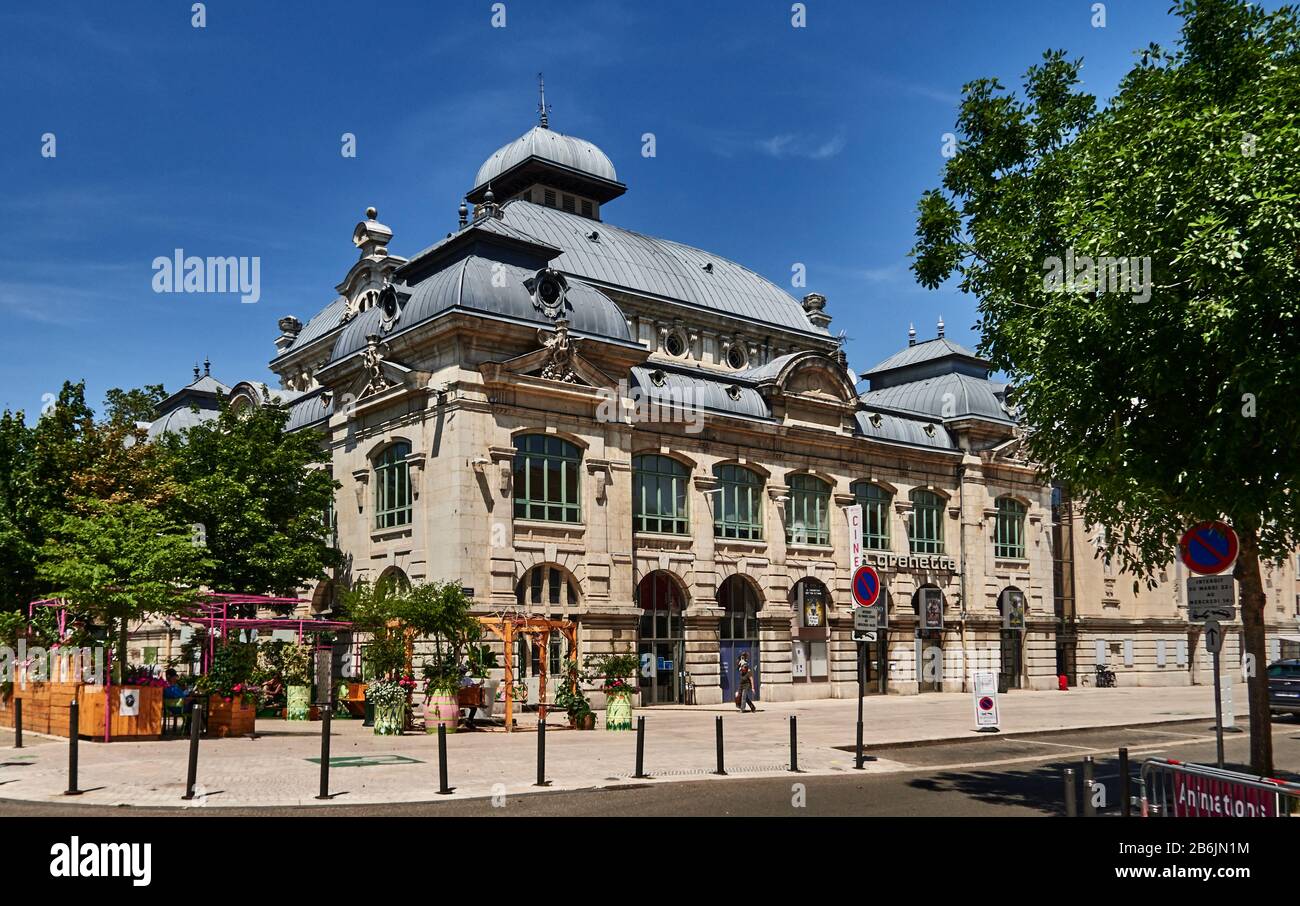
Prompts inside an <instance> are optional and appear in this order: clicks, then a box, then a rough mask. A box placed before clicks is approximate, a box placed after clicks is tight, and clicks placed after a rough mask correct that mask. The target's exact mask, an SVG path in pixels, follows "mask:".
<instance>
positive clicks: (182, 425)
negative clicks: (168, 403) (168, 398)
mask: <svg viewBox="0 0 1300 906" xmlns="http://www.w3.org/2000/svg"><path fill="white" fill-rule="evenodd" d="M219 414H220V411H219V410H218V409H217V408H215V407H213V408H207V407H202V408H199V409H195V408H193V407H191V406H180V407H178V408H176V409H173V410H172V411H171V412H168V413H167V414H166V415H163V416H161V417H159V418H157V419H155V420H154V421H153V422H152V423H150V425H149V432H148V434H149V438H150V439H151V440H152V439H153V438H156V437H160V436H161V435H163V434H176V433H178V432H180V431H184V430H186V429H187V428H193V427H194V426H195V425H201V424H203V423H204V422H210V421H212V420H213V419H215V418H216V417H217V416H218V415H219Z"/></svg>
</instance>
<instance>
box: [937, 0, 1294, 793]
mask: <svg viewBox="0 0 1300 906" xmlns="http://www.w3.org/2000/svg"><path fill="white" fill-rule="evenodd" d="M1173 12H1175V13H1176V14H1177V15H1178V16H1180V17H1181V18H1182V20H1183V22H1182V33H1181V38H1180V40H1179V42H1178V44H1177V46H1176V48H1174V49H1172V50H1166V49H1163V48H1160V47H1158V46H1155V45H1152V46H1150V47H1148V48H1147V49H1146V50H1145V51H1144V52H1142V54H1141V55H1140V58H1139V61H1138V62H1137V64H1136V65H1135V66H1134V67H1133V68H1132V70H1131V71H1130V72H1129V73H1128V74H1127V75H1126V76H1125V77H1124V79H1123V81H1122V82H1121V84H1120V86H1119V89H1118V92H1117V94H1116V95H1115V97H1114V98H1113V99H1112V100H1111V101H1110V102H1109V103H1108V104H1107V105H1105V106H1104V107H1103V108H1101V109H1098V108H1097V106H1096V104H1095V103H1094V100H1093V98H1092V97H1090V96H1089V95H1087V94H1085V93H1082V92H1080V91H1079V90H1078V87H1077V86H1078V74H1079V67H1080V62H1079V61H1071V60H1067V58H1066V56H1065V54H1064V52H1061V51H1055V52H1049V53H1047V54H1045V55H1044V58H1043V60H1042V62H1041V63H1040V64H1039V65H1036V66H1034V67H1032V68H1030V69H1029V70H1028V72H1027V74H1026V77H1025V81H1024V98H1023V99H1021V98H1019V97H1016V96H1014V95H1012V94H1010V93H1008V92H1007V91H1006V90H1004V88H1003V86H1002V85H1000V84H999V83H998V82H997V81H996V80H994V79H981V80H978V81H975V82H971V83H970V84H968V85H966V86H965V87H964V89H963V100H962V103H961V108H960V112H959V114H958V120H957V131H958V146H959V150H958V152H957V154H956V155H955V156H954V157H952V158H951V159H950V160H949V161H948V163H947V165H946V167H945V172H944V178H943V189H942V190H935V191H931V192H927V193H925V194H924V195H923V196H922V198H921V201H920V205H919V216H918V224H917V237H918V241H917V244H916V246H915V248H914V249H913V255H914V257H915V261H914V263H913V270H914V272H915V274H916V276H917V279H918V281H919V282H921V283H922V284H923V285H926V286H928V287H931V288H933V287H936V286H938V285H939V284H940V283H942V282H943V281H945V280H946V279H948V278H949V277H951V276H953V275H954V274H955V275H957V276H958V277H959V278H960V287H961V289H962V290H964V291H966V292H969V293H972V294H974V295H975V296H976V298H977V299H978V304H979V312H980V323H979V327H980V329H981V332H982V335H983V338H982V342H981V349H982V351H983V352H984V353H985V354H986V355H988V357H989V358H990V359H991V360H992V361H993V363H994V364H995V365H996V366H997V367H998V368H1000V369H1002V370H1004V371H1005V372H1006V374H1007V376H1008V379H1009V382H1010V385H1011V391H1010V398H1011V400H1012V401H1013V402H1014V403H1015V404H1016V405H1017V406H1019V408H1020V411H1021V416H1022V420H1023V421H1024V423H1025V424H1027V425H1029V426H1031V429H1032V430H1031V431H1030V433H1029V436H1028V439H1027V442H1028V446H1029V449H1030V452H1031V453H1032V454H1033V456H1034V457H1035V459H1036V460H1037V461H1038V462H1040V463H1042V464H1043V465H1044V467H1045V469H1046V470H1047V471H1048V472H1050V474H1051V475H1052V476H1054V477H1055V478H1057V479H1060V480H1063V481H1065V482H1068V483H1069V484H1070V485H1071V486H1072V488H1073V489H1074V491H1075V494H1076V496H1077V497H1079V498H1081V499H1082V502H1083V515H1084V517H1085V518H1086V519H1087V520H1088V521H1089V522H1091V523H1094V524H1103V525H1105V526H1107V527H1108V532H1107V545H1108V547H1109V553H1110V554H1112V555H1115V556H1118V557H1119V558H1120V560H1121V562H1123V563H1124V565H1125V567H1126V568H1128V569H1129V570H1131V571H1133V572H1135V573H1137V574H1139V575H1143V576H1147V577H1149V576H1150V575H1151V573H1152V571H1153V570H1154V569H1156V568H1158V567H1159V566H1161V565H1164V564H1167V563H1168V562H1169V561H1170V560H1171V559H1172V557H1173V556H1174V553H1175V541H1176V539H1177V538H1178V536H1179V534H1180V533H1181V532H1182V531H1183V530H1184V529H1185V528H1186V527H1187V526H1188V525H1189V524H1190V523H1192V522H1194V521H1196V520H1200V519H1208V518H1217V517H1221V516H1226V517H1227V518H1228V519H1229V520H1230V521H1231V522H1232V524H1233V525H1234V527H1235V528H1236V530H1237V532H1238V534H1239V536H1240V538H1241V552H1240V555H1239V556H1238V559H1237V565H1236V569H1235V576H1236V578H1237V579H1238V581H1239V582H1240V585H1241V595H1240V601H1241V612H1242V621H1243V624H1244V629H1245V643H1246V650H1247V652H1248V653H1249V655H1250V658H1251V659H1253V662H1254V670H1253V672H1252V673H1251V674H1250V675H1249V678H1248V682H1249V699H1250V728H1251V761H1252V764H1253V767H1254V769H1255V770H1256V771H1258V772H1259V773H1263V774H1267V773H1271V772H1272V768H1273V765H1272V761H1273V759H1272V740H1271V736H1270V727H1269V708H1268V690H1267V681H1266V678H1265V671H1264V669H1263V665H1264V664H1266V663H1267V661H1266V652H1265V635H1264V606H1265V596H1264V590H1263V586H1262V582H1261V577H1260V560H1261V558H1263V559H1266V560H1273V561H1277V560H1280V559H1281V558H1283V557H1285V556H1286V555H1287V554H1288V553H1289V552H1290V551H1292V550H1294V549H1295V547H1296V545H1297V542H1298V541H1300V497H1298V496H1297V493H1296V491H1297V487H1298V485H1297V478H1300V444H1297V443H1296V439H1297V438H1298V437H1300V398H1297V396H1296V394H1295V392H1294V388H1295V387H1296V386H1297V384H1298V383H1300V355H1297V353H1296V350H1297V349H1298V348H1300V317H1297V315H1300V203H1298V202H1300V196H1298V195H1297V190H1298V188H1300V155H1297V154H1296V151H1295V149H1296V147H1297V145H1298V144H1300V28H1298V27H1297V15H1296V12H1295V10H1294V9H1293V8H1291V7H1283V8H1281V9H1279V10H1277V11H1276V12H1272V13H1269V12H1265V11H1263V10H1261V9H1259V8H1258V7H1256V6H1250V5H1248V4H1247V3H1245V2H1242V0H1180V2H1177V3H1175V5H1174V7H1173ZM1071 253H1072V254H1073V256H1075V258H1076V262H1077V259H1078V258H1079V257H1080V256H1091V257H1094V258H1095V257H1098V256H1113V257H1115V258H1122V259H1126V260H1127V261H1128V262H1129V263H1130V268H1133V267H1138V268H1140V267H1143V266H1148V265H1146V264H1145V262H1149V270H1147V271H1146V274H1145V276H1146V277H1149V280H1147V281H1145V283H1146V285H1145V287H1143V286H1141V285H1139V286H1136V287H1133V289H1135V290H1136V291H1135V292H1134V291H1123V292H1118V291H1115V287H1114V286H1113V285H1112V286H1105V285H1102V283H1101V281H1100V280H1099V279H1096V280H1091V281H1090V280H1089V279H1088V278H1089V276H1092V275H1090V274H1089V273H1088V271H1087V269H1086V268H1079V269H1077V270H1076V271H1075V273H1073V274H1069V273H1066V274H1063V273H1062V266H1061V263H1062V262H1063V261H1064V260H1065V259H1066V257H1067V255H1069V254H1071ZM1062 275H1063V276H1064V280H1053V279H1051V278H1052V277H1053V276H1056V277H1061V276H1062ZM1095 276H1098V277H1100V276H1101V275H1100V274H1096V275H1095ZM1137 276H1138V277H1139V280H1138V281H1136V282H1137V283H1139V284H1141V283H1143V282H1144V281H1142V280H1141V279H1140V278H1141V277H1142V276H1144V275H1143V274H1142V273H1141V271H1140V270H1139V272H1138V274H1137ZM1072 278H1073V279H1072ZM1107 290H1110V291H1107Z"/></svg>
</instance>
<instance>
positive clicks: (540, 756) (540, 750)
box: [533, 716, 551, 786]
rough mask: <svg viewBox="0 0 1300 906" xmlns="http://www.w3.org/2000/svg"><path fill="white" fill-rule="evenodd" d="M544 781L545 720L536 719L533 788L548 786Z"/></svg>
mask: <svg viewBox="0 0 1300 906" xmlns="http://www.w3.org/2000/svg"><path fill="white" fill-rule="evenodd" d="M550 785H551V782H550V781H549V780H547V779H546V718H545V717H541V716H539V717H538V719H537V782H536V783H534V784H533V786H550Z"/></svg>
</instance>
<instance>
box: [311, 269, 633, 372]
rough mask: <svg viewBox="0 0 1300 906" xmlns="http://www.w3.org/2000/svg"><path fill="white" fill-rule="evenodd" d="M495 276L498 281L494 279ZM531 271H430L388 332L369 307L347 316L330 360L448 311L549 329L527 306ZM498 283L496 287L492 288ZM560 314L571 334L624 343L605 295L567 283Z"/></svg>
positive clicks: (623, 327)
mask: <svg viewBox="0 0 1300 906" xmlns="http://www.w3.org/2000/svg"><path fill="white" fill-rule="evenodd" d="M498 274H499V275H501V277H503V278H504V279H503V280H502V279H500V278H498V279H496V280H494V279H493V278H494V276H496V275H498ZM533 274H534V271H532V270H529V269H526V268H522V267H519V266H517V265H513V264H506V263H504V262H501V261H492V260H489V259H487V258H481V257H479V256H477V255H469V256H466V257H465V258H462V259H461V260H459V261H456V262H454V263H452V264H450V265H448V266H447V267H445V268H443V269H442V270H439V271H435V272H434V273H433V274H431V275H429V276H428V277H426V278H425V279H423V280H421V281H420V282H419V283H417V284H415V285H414V286H411V287H407V289H408V290H409V292H410V294H411V295H410V298H409V299H407V301H406V304H405V306H403V308H402V314H401V317H400V318H399V319H398V320H397V322H396V324H395V325H394V326H393V328H392V330H390V331H389V332H388V334H385V333H384V331H383V330H382V320H383V312H382V311H381V310H380V309H379V308H378V307H375V308H371V309H369V310H367V311H365V312H363V313H362V314H361V315H360V316H358V317H356V318H353V319H352V320H351V321H350V322H349V323H348V326H347V327H345V328H344V329H343V332H342V333H340V334H339V338H338V340H337V341H336V342H335V344H334V351H333V353H332V355H331V356H330V361H332V362H337V361H339V360H340V359H343V358H345V357H347V356H349V355H352V354H353V353H355V352H357V351H358V350H359V349H362V348H363V347H364V346H365V345H366V336H367V335H368V334H372V333H373V334H379V335H380V336H385V337H386V336H393V335H396V334H398V333H401V332H403V331H405V330H409V329H410V328H412V327H414V326H416V325H418V324H421V323H423V322H425V321H428V320H430V319H432V318H435V317H437V316H438V315H441V314H443V313H445V312H449V311H452V310H458V311H467V312H473V313H477V314H485V315H489V316H497V317H503V318H508V319H510V320H514V321H525V322H532V323H534V324H536V325H537V326H538V327H546V328H554V327H555V323H554V322H553V321H551V319H550V318H548V317H546V316H545V315H544V314H542V312H540V311H539V310H538V309H537V308H536V307H535V306H534V305H533V297H532V296H531V295H530V294H529V292H528V290H527V288H526V287H525V286H524V281H525V280H527V279H528V278H529V277H532V276H533ZM496 283H501V284H502V285H500V286H498V285H495V284H496ZM565 299H566V305H565V309H564V314H563V316H564V317H566V318H568V320H569V329H570V330H571V331H573V332H574V333H575V334H579V335H586V336H593V337H602V338H606V339H613V340H618V341H622V342H625V343H630V342H631V340H632V337H631V334H630V332H629V331H628V327H627V319H626V318H624V317H623V313H622V312H621V311H619V308H618V306H617V305H615V304H614V303H613V302H612V301H611V300H610V299H609V297H608V296H606V295H605V294H604V293H602V292H600V291H599V290H597V289H595V288H594V287H591V286H588V285H586V284H585V283H581V282H579V281H576V280H570V281H569V289H568V292H567V293H566V294H565Z"/></svg>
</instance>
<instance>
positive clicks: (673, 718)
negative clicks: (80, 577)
mask: <svg viewBox="0 0 1300 906" xmlns="http://www.w3.org/2000/svg"><path fill="white" fill-rule="evenodd" d="M1245 698H1246V696H1245V687H1244V686H1242V687H1239V688H1238V689H1237V690H1236V691H1235V692H1234V699H1235V700H1236V701H1238V702H1242V701H1245ZM856 708H857V701H856V700H855V699H833V700H820V701H809V702H785V703H780V704H767V705H764V706H763V707H762V708H761V710H760V711H759V712H758V713H757V714H745V715H742V714H739V713H737V712H736V710H735V709H734V708H730V707H727V706H712V707H697V708H643V709H639V710H638V711H637V712H636V713H637V715H638V716H644V717H645V718H646V746H645V770H646V773H647V774H650V775H651V776H653V777H655V778H656V779H658V780H661V781H672V780H700V779H709V778H712V777H714V775H713V772H714V771H715V769H716V761H715V722H716V718H717V717H718V716H719V715H721V716H722V718H723V727H724V735H725V743H726V745H725V769H726V772H727V776H728V777H764V776H773V775H776V774H780V773H782V772H784V771H786V770H787V768H788V766H789V757H790V748H789V746H790V733H789V720H790V718H791V716H795V717H797V718H798V733H799V767H800V769H802V770H803V771H805V772H807V773H809V774H814V775H816V774H820V775H835V774H839V773H841V772H846V771H852V770H853V745H854V738H855V730H856V719H857V717H856ZM1000 710H1001V716H1002V730H1003V734H1004V735H1005V734H1014V733H1041V732H1044V731H1053V730H1067V729H1074V728H1089V727H1111V726H1124V725H1126V724H1155V723H1161V722H1174V721H1186V720H1188V719H1190V718H1210V717H1212V715H1213V712H1214V702H1213V690H1212V689H1211V688H1210V687H1208V686H1196V687H1176V688H1121V689H1079V690H1071V691H1069V692H1013V693H1010V694H1007V695H1003V696H1001V697H1000ZM864 711H865V729H864V740H865V743H866V745H867V747H868V751H870V750H871V749H877V750H882V754H883V750H885V749H886V747H897V746H899V745H905V746H906V745H917V744H933V743H936V742H938V741H941V740H953V739H969V738H972V736H973V730H974V720H973V705H972V702H971V698H970V696H969V695H966V694H961V693H936V694H928V695H919V696H887V697H869V698H868V699H867V700H866V701H865V704H864ZM1238 723H1239V724H1241V725H1244V723H1245V716H1244V714H1243V715H1241V716H1240V717H1239V718H1238ZM520 724H521V731H520V732H515V733H509V734H507V733H504V732H502V731H499V730H496V731H480V732H464V731H461V732H457V733H454V734H451V735H449V736H448V738H447V743H448V745H447V750H448V757H447V762H448V777H449V783H450V785H451V786H452V787H454V788H455V789H454V792H453V793H452V794H451V797H452V798H473V797H490V796H502V795H510V796H514V795H518V794H523V793H531V792H537V791H539V790H540V789H542V788H540V787H537V786H534V783H535V781H536V779H537V733H536V717H535V715H533V714H527V715H523V716H522V717H521V719H520ZM563 724H564V721H563V715H557V714H552V715H551V717H550V719H549V721H548V724H547V734H546V750H547V761H546V778H547V780H548V781H550V787H549V788H550V789H552V790H565V789H568V790H573V789H586V788H593V787H596V788H609V787H619V786H626V785H633V784H636V783H638V782H639V781H636V780H634V779H633V777H632V775H633V773H634V766H635V749H636V734H635V733H610V732H606V731H605V730H604V729H603V728H599V727H598V729H597V730H595V731H593V732H578V731H574V730H569V729H568V728H567V727H565V726H564V725H563ZM1207 726H1208V724H1207ZM13 741H14V739H13V732H12V731H11V730H0V798H2V799H19V800H27V801H32V802H51V803H52V802H60V803H66V802H68V801H70V799H71V798H72V797H65V796H64V795H63V791H64V790H65V789H66V788H67V783H68V774H67V769H68V743H67V740H60V739H52V738H47V737H37V736H34V735H32V734H30V733H28V734H25V743H26V745H25V746H24V748H23V749H14V748H13ZM78 749H79V760H80V769H79V776H78V786H79V787H80V788H81V789H82V790H84V791H85V792H84V793H83V794H82V795H81V796H80V797H77V799H76V801H77V802H78V803H79V804H85V805H92V804H93V805H136V806H150V805H154V806H163V805H165V806H178V805H186V803H184V802H182V800H181V796H182V794H183V793H184V784H185V771H186V758H187V753H188V741H187V740H183V739H168V740H160V741H149V742H113V743H108V744H104V743H95V742H90V741H88V740H82V741H81V743H80V745H79V747H78ZM330 754H331V762H332V764H333V765H334V766H333V767H332V769H331V772H330V792H331V794H332V800H331V801H333V802H335V803H348V804H361V803H391V802H415V801H421V800H430V799H435V798H446V797H438V796H437V795H436V794H437V790H438V747H437V737H436V736H432V735H426V734H423V733H419V734H416V733H408V734H406V735H403V736H398V737H392V736H389V737H384V736H375V735H374V734H373V733H372V732H371V730H370V729H369V728H365V727H362V726H361V722H360V721H352V720H336V721H334V722H333V733H332V736H331V753H330ZM891 754H892V753H891ZM319 755H320V724H319V723H307V722H286V721H282V720H259V721H258V734H257V736H256V737H255V738H248V737H244V738H238V739H221V740H203V742H202V744H201V747H200V754H199V769H198V778H199V786H198V788H197V789H196V793H197V794H198V795H197V796H196V798H195V799H194V800H193V802H192V803H189V804H188V807H192V808H203V807H218V806H248V805H307V804H311V805H319V804H320V803H319V802H318V801H317V800H316V798H315V796H316V794H317V792H318V790H319V771H320V768H319V762H318V761H312V760H311V759H318V758H319ZM358 756H361V757H362V759H363V760H362V762H361V763H360V764H346V763H345V762H344V761H340V760H341V759H343V760H346V759H355V758H357V757H358ZM905 769H906V765H904V764H903V763H902V762H900V761H896V760H892V759H890V758H888V757H881V758H880V759H879V760H877V761H874V762H869V763H868V764H867V766H866V770H867V772H869V773H888V772H894V771H900V770H905ZM717 779H718V780H720V781H725V778H717Z"/></svg>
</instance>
